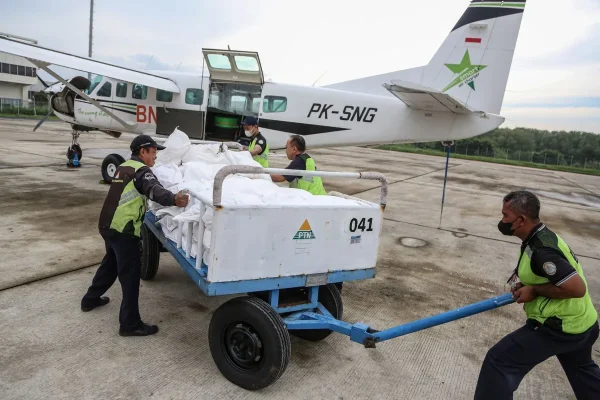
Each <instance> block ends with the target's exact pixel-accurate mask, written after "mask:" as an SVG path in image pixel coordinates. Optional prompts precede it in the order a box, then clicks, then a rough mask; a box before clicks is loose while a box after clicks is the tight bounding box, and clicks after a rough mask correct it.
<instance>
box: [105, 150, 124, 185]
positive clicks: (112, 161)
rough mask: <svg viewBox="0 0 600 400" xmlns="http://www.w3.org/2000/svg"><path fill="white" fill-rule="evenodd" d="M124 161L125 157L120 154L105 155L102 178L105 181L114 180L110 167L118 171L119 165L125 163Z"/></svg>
mask: <svg viewBox="0 0 600 400" xmlns="http://www.w3.org/2000/svg"><path fill="white" fill-rule="evenodd" d="M124 162H125V159H124V158H123V157H121V156H120V155H119V154H109V155H107V156H106V157H104V160H103V161H102V179H103V180H104V182H105V183H111V182H112V180H113V177H112V175H111V174H110V173H109V169H110V170H113V171H116V170H117V168H118V167H119V165H121V164H123V163H124ZM113 168H114V169H113ZM113 173H114V172H113Z"/></svg>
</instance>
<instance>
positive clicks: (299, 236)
mask: <svg viewBox="0 0 600 400" xmlns="http://www.w3.org/2000/svg"><path fill="white" fill-rule="evenodd" d="M307 239H315V234H314V233H313V231H312V228H311V227H310V224H309V223H308V220H307V219H305V220H304V223H303V224H302V226H301V227H300V229H299V230H298V232H296V234H295V235H294V238H293V240H307Z"/></svg>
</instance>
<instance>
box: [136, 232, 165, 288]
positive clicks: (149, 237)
mask: <svg viewBox="0 0 600 400" xmlns="http://www.w3.org/2000/svg"><path fill="white" fill-rule="evenodd" d="M140 232H141V236H142V240H140V253H141V256H142V269H141V274H140V277H141V278H142V279H143V280H145V281H150V280H152V279H154V277H155V276H156V272H158V264H159V262H160V248H161V245H160V242H159V241H158V239H157V238H156V236H154V233H152V231H151V230H150V229H148V227H147V226H146V225H145V224H142V228H141V230H140Z"/></svg>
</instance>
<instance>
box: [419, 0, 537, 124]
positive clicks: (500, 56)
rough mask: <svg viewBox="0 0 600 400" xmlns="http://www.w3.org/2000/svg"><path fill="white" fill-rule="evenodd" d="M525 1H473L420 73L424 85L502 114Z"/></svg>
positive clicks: (468, 105) (466, 103) (469, 104)
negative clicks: (501, 110)
mask: <svg viewBox="0 0 600 400" xmlns="http://www.w3.org/2000/svg"><path fill="white" fill-rule="evenodd" d="M525 2H526V0H517V1H490V0H473V1H471V4H470V5H469V7H468V8H467V10H466V11H465V12H464V14H463V15H462V17H461V18H460V19H459V21H458V22H457V24H456V25H455V26H454V28H453V29H452V31H451V32H450V34H449V35H448V37H447V38H446V40H445V41H444V43H443V44H442V45H441V47H440V48H439V49H438V51H437V53H435V55H434V56H433V58H432V59H431V61H430V62H429V64H428V65H427V66H426V67H424V69H423V72H422V79H421V82H420V83H421V85H423V86H426V87H429V88H432V89H435V90H437V91H440V92H442V93H445V94H448V95H450V96H452V97H453V98H454V99H456V100H458V101H460V102H461V103H462V104H464V105H465V106H467V107H468V108H470V109H472V110H476V111H485V112H488V113H492V114H499V113H500V109H501V108H502V101H503V99H504V92H505V90H506V83H507V81H508V75H509V72H510V67H511V64H512V60H513V55H514V52H515V47H516V44H517V37H518V35H519V29H520V27H521V20H522V18H523V12H524V10H525Z"/></svg>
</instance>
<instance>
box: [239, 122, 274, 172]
mask: <svg viewBox="0 0 600 400" xmlns="http://www.w3.org/2000/svg"><path fill="white" fill-rule="evenodd" d="M242 125H243V127H244V134H245V135H246V136H247V137H249V138H250V145H249V146H248V148H247V149H246V150H248V151H249V152H250V154H251V155H252V158H253V159H254V161H256V162H258V163H259V164H260V165H261V166H262V167H263V168H269V145H268V144H267V139H265V137H264V136H263V135H261V133H260V132H259V131H258V120H257V119H256V118H255V117H245V118H244V120H243V121H242Z"/></svg>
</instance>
